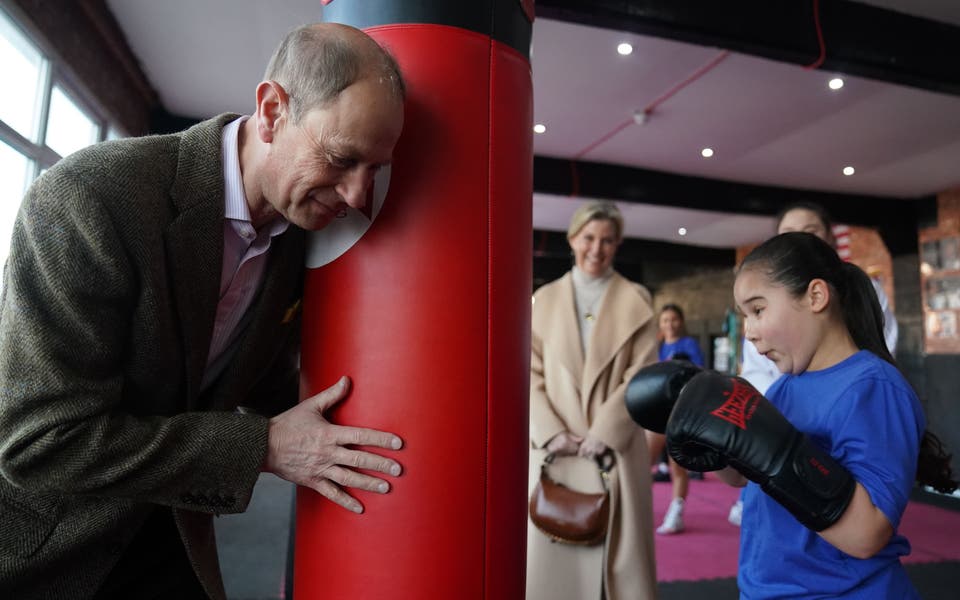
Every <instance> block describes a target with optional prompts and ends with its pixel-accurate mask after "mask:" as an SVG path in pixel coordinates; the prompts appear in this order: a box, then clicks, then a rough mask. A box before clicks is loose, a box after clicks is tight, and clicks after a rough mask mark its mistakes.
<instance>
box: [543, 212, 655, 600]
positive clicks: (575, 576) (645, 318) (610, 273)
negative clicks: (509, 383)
mask: <svg viewBox="0 0 960 600" xmlns="http://www.w3.org/2000/svg"><path fill="white" fill-rule="evenodd" d="M622 239H623V217H622V215H621V214H620V211H619V209H617V206H616V205H615V204H613V203H609V202H590V203H586V204H583V205H582V206H580V207H579V208H578V209H577V210H576V212H575V213H574V215H573V217H572V219H571V220H570V227H569V228H568V230H567V240H568V242H569V244H570V248H571V250H572V251H573V256H574V266H573V268H572V269H571V270H570V272H568V273H567V274H566V275H564V276H563V277H561V278H560V279H558V280H556V281H553V282H551V283H548V284H546V285H544V286H542V287H541V288H540V289H538V290H537V291H536V293H535V294H534V304H533V323H532V352H531V365H530V446H531V450H530V473H531V488H532V486H533V484H534V483H535V481H536V475H537V474H538V473H539V472H540V465H541V464H542V462H543V458H544V456H545V455H546V454H547V453H553V454H555V455H557V456H560V457H580V458H579V462H580V463H583V464H584V465H585V468H583V469H581V470H579V471H576V470H575V469H574V468H573V467H574V466H575V465H576V464H577V462H578V459H577V458H571V459H568V460H567V461H566V462H567V463H572V465H571V468H570V470H569V471H568V474H569V478H568V479H567V480H566V481H564V483H565V484H566V485H568V486H569V487H571V488H573V489H578V490H581V491H591V490H589V487H588V486H597V485H598V474H597V468H596V465H595V464H593V461H594V459H596V458H597V457H601V456H604V455H607V456H612V458H613V468H612V470H611V472H610V478H609V490H610V495H611V498H612V499H613V502H612V503H611V511H610V518H609V526H608V528H607V538H606V541H605V543H603V544H601V545H598V546H592V547H583V546H571V545H565V544H561V543H554V542H552V541H551V540H550V539H549V538H548V537H547V536H546V535H544V534H543V533H541V532H540V531H539V530H537V529H536V528H535V527H533V526H532V525H531V526H529V527H528V538H527V540H528V542H527V595H526V597H527V599H528V600H563V599H568V600H591V599H600V598H604V599H605V600H625V599H628V598H629V599H630V600H636V599H641V600H643V599H652V598H655V597H656V568H655V563H654V543H653V511H652V494H651V481H650V456H649V453H648V451H647V444H646V443H645V440H644V437H643V430H642V429H640V428H639V427H637V426H636V425H634V423H633V421H632V420H631V419H630V416H629V415H628V414H627V411H626V406H625V403H624V392H625V389H626V385H627V383H628V382H629V381H630V379H631V377H632V376H633V374H634V373H635V372H636V371H637V370H638V369H640V368H641V367H643V366H644V365H648V364H651V363H654V362H656V356H657V355H656V352H657V341H656V331H657V323H656V318H655V315H654V312H653V309H652V307H651V298H650V293H649V292H648V291H647V290H646V288H644V287H643V286H641V285H638V284H636V283H633V282H631V281H629V280H627V279H626V278H624V277H623V276H621V275H620V274H618V273H617V272H616V271H615V270H614V268H613V260H614V257H615V255H616V252H617V248H618V247H619V245H620V242H621V240H622ZM562 462H564V461H563V460H561V459H558V460H555V461H554V463H553V465H552V466H551V468H554V467H560V465H559V464H558V463H562ZM641 467H642V468H641ZM555 473H556V471H553V472H552V473H551V475H554V474H555ZM587 477H589V480H588V479H587Z"/></svg>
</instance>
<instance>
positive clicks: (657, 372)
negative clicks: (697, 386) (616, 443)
mask: <svg viewBox="0 0 960 600" xmlns="http://www.w3.org/2000/svg"><path fill="white" fill-rule="evenodd" d="M700 371H701V369H700V367H698V366H696V365H694V364H693V363H691V362H689V361H686V360H665V361H663V362H658V363H654V364H652V365H648V366H646V367H644V368H642V369H640V370H639V371H637V374H636V375H634V376H633V379H631V380H630V383H628V384H627V392H626V394H625V395H624V401H625V402H626V403H627V412H628V413H630V418H631V419H633V420H634V422H636V423H637V424H638V425H640V426H641V427H643V428H644V429H649V430H650V431H656V432H657V433H663V432H664V430H665V429H666V426H667V419H668V418H669V417H670V411H671V410H672V409H673V405H674V403H675V402H676V401H677V397H678V396H679V395H680V390H681V389H683V386H684V385H685V384H686V383H687V382H688V381H690V379H691V378H692V377H693V376H694V375H696V374H697V373H699V372H700Z"/></svg>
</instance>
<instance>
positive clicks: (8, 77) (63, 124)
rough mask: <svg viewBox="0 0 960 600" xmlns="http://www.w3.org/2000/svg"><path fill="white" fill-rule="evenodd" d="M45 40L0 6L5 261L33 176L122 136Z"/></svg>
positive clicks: (0, 227)
mask: <svg viewBox="0 0 960 600" xmlns="http://www.w3.org/2000/svg"><path fill="white" fill-rule="evenodd" d="M63 69H64V66H63V65H61V64H59V63H58V62H57V60H56V58H55V57H54V56H53V54H52V53H51V52H48V51H47V50H46V49H45V46H44V44H43V42H42V41H40V40H38V39H37V38H34V37H31V36H30V35H29V34H28V33H27V32H26V31H25V30H24V29H23V28H22V27H20V25H18V23H17V22H16V20H15V19H14V18H13V16H11V14H8V13H7V12H5V10H4V9H3V8H0V81H3V82H4V89H5V90H7V91H8V93H4V94H0V266H2V264H3V263H5V262H6V258H7V252H8V248H9V245H10V234H11V232H12V230H13V221H14V219H15V218H16V215H17V210H18V209H19V207H20V200H21V199H22V198H23V194H24V192H26V190H27V188H28V187H29V186H30V184H31V183H32V182H33V180H34V179H35V178H36V177H38V176H39V175H40V174H41V173H43V172H44V171H45V170H46V169H48V168H50V167H51V166H52V165H53V164H54V163H55V162H57V161H58V160H60V159H61V158H63V157H64V156H67V155H68V154H71V153H73V152H76V151H77V150H80V149H81V148H84V147H86V146H89V145H90V144H93V143H96V142H98V141H100V140H103V139H107V138H108V137H109V138H110V139H115V138H117V137H122V134H121V133H120V129H119V128H118V127H117V126H116V125H115V124H113V123H111V122H109V119H108V118H106V117H105V116H104V115H103V114H102V112H98V111H97V110H96V108H95V107H93V106H91V105H90V104H88V103H85V102H83V101H82V100H81V96H82V95H81V94H80V93H79V91H78V90H76V89H72V88H71V87H70V86H68V85H67V84H66V83H65V82H64V81H63V78H62V77H61V76H60V73H62V72H63Z"/></svg>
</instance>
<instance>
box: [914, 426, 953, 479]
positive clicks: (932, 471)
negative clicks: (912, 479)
mask: <svg viewBox="0 0 960 600" xmlns="http://www.w3.org/2000/svg"><path fill="white" fill-rule="evenodd" d="M951 456H952V455H950V454H947V451H946V449H945V448H944V447H943V442H941V441H940V438H938V437H937V436H935V435H933V434H932V433H930V432H929V431H924V432H923V439H922V440H920V456H919V458H918V459H917V482H918V483H920V484H922V485H928V486H930V487H932V488H933V489H935V490H937V491H938V492H940V493H943V494H950V493H952V492H953V491H954V490H956V489H957V481H956V480H955V479H954V478H953V469H951V468H950V458H951Z"/></svg>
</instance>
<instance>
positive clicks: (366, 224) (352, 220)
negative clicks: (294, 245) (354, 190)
mask: <svg viewBox="0 0 960 600" xmlns="http://www.w3.org/2000/svg"><path fill="white" fill-rule="evenodd" d="M389 187H390V166H389V165H387V166H385V167H383V168H382V169H380V170H379V171H378V172H377V175H376V176H375V177H374V179H373V185H371V186H370V189H369V190H368V191H367V203H366V204H365V205H364V207H363V209H362V210H357V209H355V208H350V207H347V210H346V214H344V216H343V217H338V218H336V219H334V220H333V221H331V222H330V224H329V225H327V226H326V227H324V228H323V229H321V230H319V231H314V232H311V233H309V234H308V236H307V268H308V269H316V268H317V267H322V266H323V265H325V264H327V263H331V262H333V261H335V260H336V259H338V258H340V256H341V255H342V254H343V253H344V252H346V251H347V250H349V249H350V248H351V247H353V245H354V244H356V243H357V240H359V239H360V238H361V237H363V234H365V233H366V232H367V230H368V229H370V226H371V225H373V221H374V219H376V218H377V215H378V214H380V209H381V208H382V207H383V201H384V199H386V197H387V189H388V188H389Z"/></svg>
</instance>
